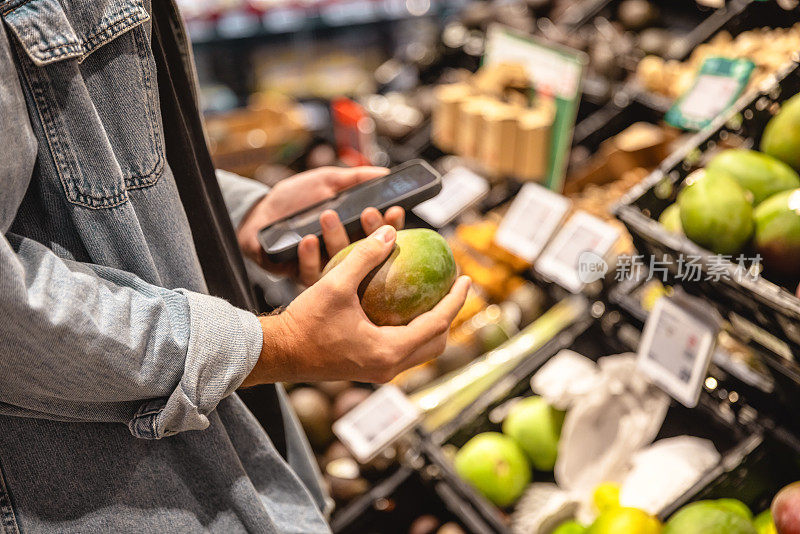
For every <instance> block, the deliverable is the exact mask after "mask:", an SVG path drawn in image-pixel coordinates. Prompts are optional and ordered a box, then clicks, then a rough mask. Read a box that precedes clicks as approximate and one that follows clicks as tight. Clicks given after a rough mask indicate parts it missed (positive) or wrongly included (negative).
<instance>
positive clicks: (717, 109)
mask: <svg viewBox="0 0 800 534" xmlns="http://www.w3.org/2000/svg"><path fill="white" fill-rule="evenodd" d="M754 68H755V63H753V62H752V61H750V60H749V59H730V58H726V57H710V58H708V59H706V60H705V61H704V62H703V65H702V66H701V67H700V70H699V71H698V72H697V76H696V77H695V79H694V83H693V84H692V86H691V87H690V88H689V90H688V91H686V92H685V93H684V94H683V95H681V97H680V98H678V100H676V101H675V104H673V105H672V107H671V108H670V109H669V111H667V114H666V115H665V116H664V120H666V121H667V122H668V123H669V124H671V125H673V126H677V127H678V128H683V129H684V130H702V129H703V128H705V127H706V126H708V125H709V124H711V121H713V120H714V119H715V118H716V117H717V116H718V115H719V114H720V113H722V112H723V111H725V110H726V109H728V108H729V107H730V106H732V105H733V103H734V102H736V99H737V98H739V96H740V95H741V94H742V92H743V91H744V90H745V88H746V87H747V82H748V81H750V75H751V74H752V73H753V69H754Z"/></svg>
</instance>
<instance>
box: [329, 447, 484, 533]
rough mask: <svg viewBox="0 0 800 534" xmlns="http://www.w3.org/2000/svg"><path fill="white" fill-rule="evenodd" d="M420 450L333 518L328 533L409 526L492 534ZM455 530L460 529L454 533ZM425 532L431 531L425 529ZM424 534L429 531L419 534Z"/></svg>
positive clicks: (396, 529)
mask: <svg viewBox="0 0 800 534" xmlns="http://www.w3.org/2000/svg"><path fill="white" fill-rule="evenodd" d="M425 455H426V453H425V452H424V450H417V451H415V452H413V453H409V454H408V455H407V458H405V459H404V460H403V463H404V464H405V465H403V466H402V467H401V468H400V469H399V470H398V471H396V472H395V473H393V474H392V475H391V476H389V477H388V478H387V479H385V480H383V481H382V482H380V483H378V484H377V485H376V486H375V487H373V488H372V489H371V490H370V491H369V492H368V493H366V494H365V495H363V496H361V497H359V499H358V500H356V501H355V502H353V503H352V504H351V505H350V506H348V507H347V508H345V509H344V510H342V511H341V513H339V514H337V515H336V517H335V519H334V520H333V523H332V525H331V526H332V528H333V531H334V532H336V533H340V534H379V533H380V534H394V533H397V534H406V533H408V532H415V530H414V528H415V527H414V525H415V523H416V524H417V525H418V526H417V527H416V528H419V525H420V523H427V524H428V525H430V524H431V523H433V524H434V525H437V526H434V527H433V528H434V529H438V528H440V527H441V526H443V525H445V524H449V526H450V531H451V532H452V534H460V533H465V532H475V533H478V534H484V533H490V532H492V531H493V529H492V527H490V526H489V525H488V524H487V522H486V521H485V520H484V519H483V517H482V516H481V514H480V513H478V512H477V511H476V510H475V509H474V505H473V504H472V503H470V502H469V501H468V500H466V499H465V498H464V497H463V496H462V495H461V494H460V493H459V491H458V489H457V488H458V483H454V482H453V481H452V480H447V475H446V474H444V473H442V472H441V471H440V470H438V469H437V468H436V467H435V466H434V465H433V464H432V463H430V462H429V461H427V462H426V456H425ZM456 527H457V528H458V529H461V530H457V529H456ZM428 528H431V527H430V526H429V527H428ZM423 532H428V531H423Z"/></svg>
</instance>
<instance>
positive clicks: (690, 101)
mask: <svg viewBox="0 0 800 534" xmlns="http://www.w3.org/2000/svg"><path fill="white" fill-rule="evenodd" d="M740 88H741V84H740V82H739V80H737V79H736V78H731V77H730V76H719V75H716V74H701V75H699V76H698V77H697V82H695V85H694V87H693V88H692V90H691V92H690V93H689V94H688V95H686V96H685V97H684V98H683V101H682V102H681V104H680V110H681V113H683V114H684V115H685V116H686V117H688V118H690V119H693V120H705V119H713V118H714V117H716V116H717V115H719V114H720V113H722V111H724V110H725V108H727V107H728V105H729V104H730V102H731V99H733V98H734V97H735V96H736V95H737V94H738V92H739V91H740Z"/></svg>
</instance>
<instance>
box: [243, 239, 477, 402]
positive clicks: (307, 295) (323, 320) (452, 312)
mask: <svg viewBox="0 0 800 534" xmlns="http://www.w3.org/2000/svg"><path fill="white" fill-rule="evenodd" d="M396 236H397V232H396V231H395V229H394V228H392V227H391V226H383V227H381V228H380V229H379V230H378V231H376V232H374V233H373V234H372V235H370V236H369V237H368V238H367V239H365V240H364V241H363V243H361V244H359V245H358V246H357V247H356V248H355V249H354V250H353V251H352V252H351V253H350V254H349V255H348V256H347V258H345V259H344V260H343V261H342V263H340V264H339V265H337V266H336V267H335V268H333V269H332V270H331V271H330V272H329V273H327V274H326V275H325V276H324V277H323V278H322V279H321V280H320V281H319V282H317V283H316V284H314V285H313V286H311V287H310V288H308V289H307V290H306V291H304V292H303V293H301V294H300V296H299V297H297V298H296V299H295V300H294V301H293V302H292V303H291V304H290V305H289V307H288V308H287V309H286V310H285V311H284V312H283V313H281V314H279V315H272V316H268V317H262V318H261V326H262V328H263V330H264V346H263V349H262V351H261V357H260V358H259V361H258V363H257V364H256V366H255V368H254V369H253V371H252V372H251V373H250V376H248V377H247V379H246V380H245V381H244V384H242V385H243V386H245V387H246V386H253V385H257V384H262V383H268V382H277V381H293V382H298V381H320V380H358V381H363V382H387V381H388V380H390V379H392V378H393V377H394V376H395V375H397V374H398V373H400V372H401V371H404V370H405V369H408V368H409V367H413V366H415V365H418V364H420V363H423V362H426V361H428V360H430V359H432V358H435V357H436V356H438V355H440V354H441V353H442V351H444V348H445V344H446V342H447V332H448V330H449V328H450V323H452V321H453V319H454V318H455V316H456V314H457V313H458V310H460V309H461V306H463V304H464V300H465V299H466V298H467V291H468V289H469V283H470V282H469V278H468V277H466V276H462V277H460V278H459V279H458V280H456V283H455V284H453V287H452V288H451V289H450V293H448V294H447V295H446V296H445V297H444V299H442V301H441V302H439V304H437V305H436V307H434V308H433V309H432V310H431V311H429V312H427V313H424V314H422V315H420V316H419V317H417V318H416V319H414V320H413V321H411V323H409V324H408V325H407V326H382V327H380V326H376V325H375V324H373V323H372V322H370V320H369V319H368V318H367V316H366V314H365V313H364V310H363V309H362V308H361V303H360V302H359V298H358V294H357V290H358V286H359V284H360V283H361V281H362V280H363V279H364V277H365V276H366V275H367V274H368V273H369V272H370V271H371V270H372V269H374V268H375V267H377V266H378V265H380V263H381V262H382V261H383V260H384V259H386V257H387V256H388V255H389V253H390V252H391V250H392V247H393V246H394V242H395V237H396Z"/></svg>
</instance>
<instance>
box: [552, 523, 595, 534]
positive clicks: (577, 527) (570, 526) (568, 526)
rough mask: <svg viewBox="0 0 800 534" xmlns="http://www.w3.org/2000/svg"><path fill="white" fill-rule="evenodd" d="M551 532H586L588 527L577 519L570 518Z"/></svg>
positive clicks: (559, 533)
mask: <svg viewBox="0 0 800 534" xmlns="http://www.w3.org/2000/svg"><path fill="white" fill-rule="evenodd" d="M550 534H586V527H585V526H583V525H581V524H580V523H578V522H577V521H573V520H569V521H567V522H565V523H561V524H560V525H558V527H556V529H555V530H554V531H553V532H551V533H550Z"/></svg>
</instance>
